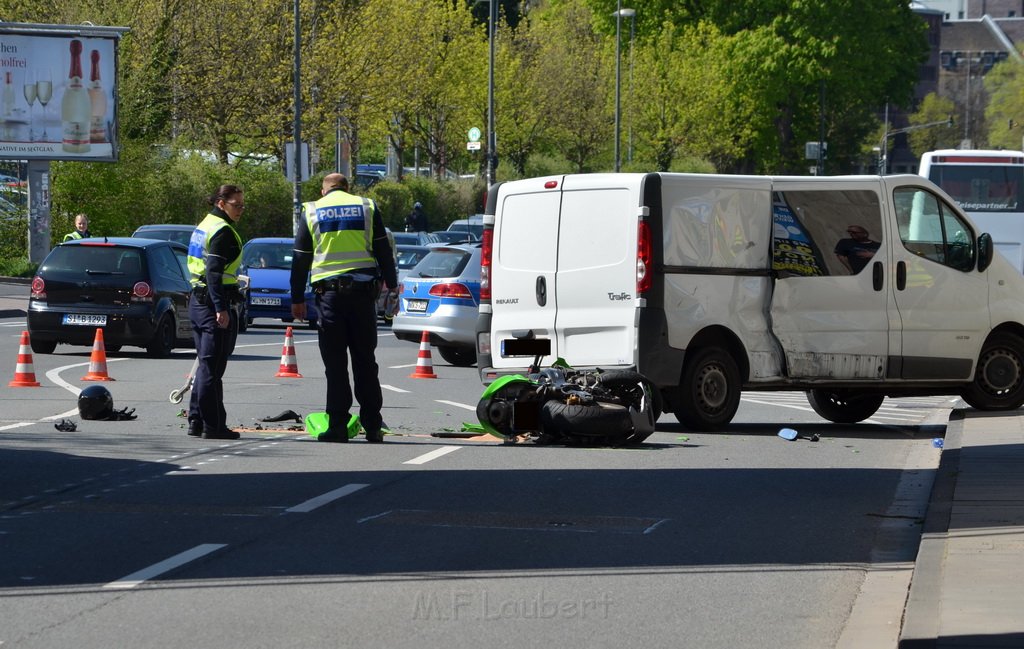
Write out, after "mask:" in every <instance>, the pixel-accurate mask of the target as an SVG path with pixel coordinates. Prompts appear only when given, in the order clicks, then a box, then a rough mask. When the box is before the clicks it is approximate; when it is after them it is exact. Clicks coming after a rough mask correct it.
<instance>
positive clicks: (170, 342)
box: [146, 314, 174, 358]
mask: <svg viewBox="0 0 1024 649" xmlns="http://www.w3.org/2000/svg"><path fill="white" fill-rule="evenodd" d="M172 349H174V321H173V319H172V318H171V316H170V315H167V314H164V316H163V317H161V318H160V322H159V324H157V326H156V330H155V331H154V333H153V339H152V340H150V341H149V344H147V345H146V354H147V355H148V356H149V357H150V358H167V357H168V356H170V355H171V350H172Z"/></svg>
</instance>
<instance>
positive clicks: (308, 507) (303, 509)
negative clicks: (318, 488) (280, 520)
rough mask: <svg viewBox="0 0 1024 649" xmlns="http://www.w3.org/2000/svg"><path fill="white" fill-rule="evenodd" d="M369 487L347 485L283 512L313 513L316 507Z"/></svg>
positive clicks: (366, 485)
mask: <svg viewBox="0 0 1024 649" xmlns="http://www.w3.org/2000/svg"><path fill="white" fill-rule="evenodd" d="M369 486H370V485H368V484H359V483H358V482H355V483H352V484H347V485H345V486H344V487H341V488H340V489H335V490H334V491H328V492H327V493H325V494H321V495H319V496H317V497H316V498H310V499H309V500H307V501H306V502H304V503H299V504H298V505H295V506H294V507H289V508H288V509H286V510H284V511H285V513H293V514H307V513H309V512H311V511H313V510H314V509H316V508H317V507H320V506H323V505H326V504H327V503H329V502H332V501H335V500H337V499H339V498H344V497H345V496H347V495H349V494H352V493H355V492H357V491H359V490H360V489H362V488H363V487H369Z"/></svg>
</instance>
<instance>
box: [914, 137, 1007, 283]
mask: <svg viewBox="0 0 1024 649" xmlns="http://www.w3.org/2000/svg"><path fill="white" fill-rule="evenodd" d="M919 174H920V175H921V176H924V177H925V178H928V179H929V180H931V181H932V182H933V183H935V184H936V185H938V186H939V187H941V188H942V189H943V191H945V192H946V193H947V194H949V195H950V196H951V197H952V198H953V199H954V200H955V201H956V202H957V203H959V205H960V207H961V209H963V211H964V212H967V215H968V216H970V217H971V220H972V221H974V223H975V224H976V225H977V226H978V227H979V228H980V229H981V231H983V232H988V233H990V234H991V235H992V238H993V240H994V242H995V247H996V249H997V250H999V251H1000V252H1002V253H1003V255H1004V256H1005V257H1006V258H1007V259H1008V260H1009V261H1010V263H1011V264H1013V267H1014V268H1016V269H1017V270H1019V271H1021V272H1022V273H1024V151H983V150H976V151H972V150H959V149H945V150H941V151H929V152H928V153H925V154H924V155H923V156H921V169H920V171H919Z"/></svg>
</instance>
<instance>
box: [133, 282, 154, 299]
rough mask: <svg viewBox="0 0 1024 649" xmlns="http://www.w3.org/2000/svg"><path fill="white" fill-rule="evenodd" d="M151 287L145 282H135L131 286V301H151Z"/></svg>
mask: <svg viewBox="0 0 1024 649" xmlns="http://www.w3.org/2000/svg"><path fill="white" fill-rule="evenodd" d="M152 301H153V289H152V287H150V285H149V284H147V283H146V282H135V286H133V287H132V302H152Z"/></svg>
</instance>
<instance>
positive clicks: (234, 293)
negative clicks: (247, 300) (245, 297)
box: [192, 285, 242, 304]
mask: <svg viewBox="0 0 1024 649" xmlns="http://www.w3.org/2000/svg"><path fill="white" fill-rule="evenodd" d="M192 294H193V295H195V296H196V297H197V298H198V299H199V303H200V304H206V296H207V295H208V294H209V290H208V289H207V287H205V286H194V287H192ZM224 297H226V298H227V299H228V301H229V302H232V303H234V302H238V301H241V299H242V294H241V293H240V292H239V290H238V287H237V286H233V285H232V286H225V287H224Z"/></svg>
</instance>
